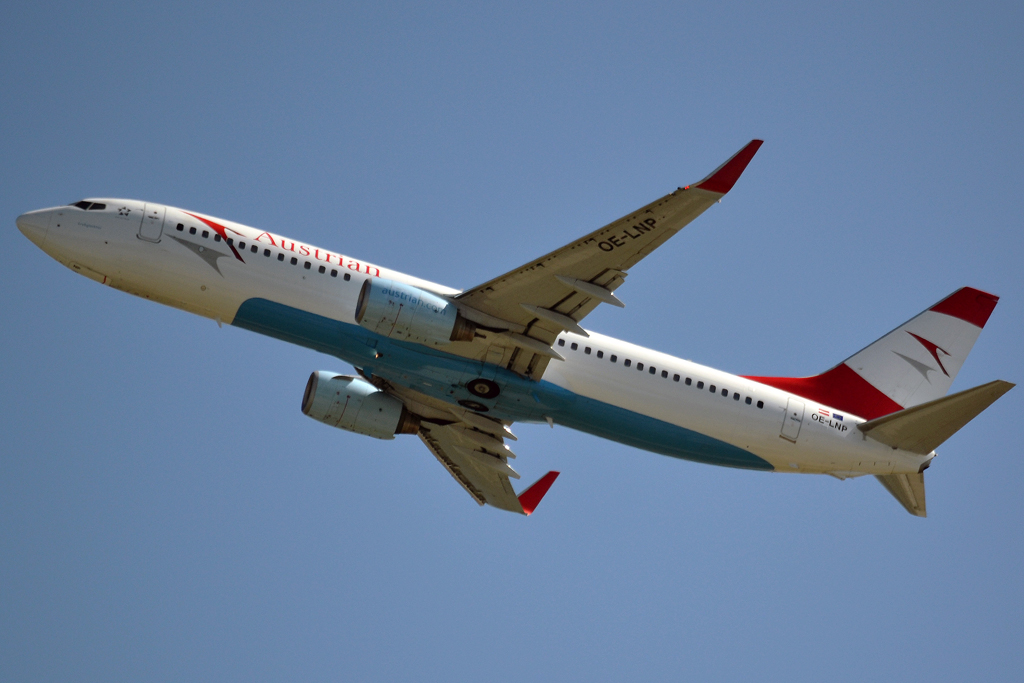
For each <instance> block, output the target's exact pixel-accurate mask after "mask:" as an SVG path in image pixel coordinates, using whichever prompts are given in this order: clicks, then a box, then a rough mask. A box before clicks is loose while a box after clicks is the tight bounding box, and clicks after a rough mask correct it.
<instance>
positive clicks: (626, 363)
mask: <svg viewBox="0 0 1024 683" xmlns="http://www.w3.org/2000/svg"><path fill="white" fill-rule="evenodd" d="M631 362H632V361H630V360H629V359H628V358H627V359H626V360H624V361H622V364H623V365H625V366H626V367H627V368H628V367H629V364H630V363H631Z"/></svg>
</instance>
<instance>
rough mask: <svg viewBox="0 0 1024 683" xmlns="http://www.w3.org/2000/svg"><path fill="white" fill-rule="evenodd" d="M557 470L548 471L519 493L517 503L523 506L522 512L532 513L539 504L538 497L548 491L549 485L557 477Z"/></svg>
mask: <svg viewBox="0 0 1024 683" xmlns="http://www.w3.org/2000/svg"><path fill="white" fill-rule="evenodd" d="M558 474H559V473H558V472H548V473H547V474H545V475H544V476H543V477H541V478H540V479H538V480H537V481H535V482H534V483H533V485H532V486H531V487H530V488H528V489H526V490H525V491H523V492H522V493H520V494H519V504H520V505H522V506H523V513H524V514H526V515H532V514H533V511H534V510H536V509H537V506H538V505H540V499H541V498H543V497H544V494H545V493H547V492H548V489H549V488H551V485H552V484H554V483H555V479H557V478H558Z"/></svg>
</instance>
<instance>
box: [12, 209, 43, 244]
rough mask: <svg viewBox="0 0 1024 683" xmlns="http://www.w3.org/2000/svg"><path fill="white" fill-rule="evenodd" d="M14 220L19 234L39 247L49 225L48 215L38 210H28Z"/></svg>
mask: <svg viewBox="0 0 1024 683" xmlns="http://www.w3.org/2000/svg"><path fill="white" fill-rule="evenodd" d="M16 222H17V224H18V230H21V234H23V235H24V236H25V237H27V238H29V239H30V240H32V243H33V244H35V245H36V246H37V247H39V248H40V249H41V248H42V247H43V242H44V241H45V240H46V231H47V229H48V228H49V227H50V216H49V215H48V214H46V213H43V212H40V211H29V212H28V213H23V214H21V215H20V216H18V219H17V221H16Z"/></svg>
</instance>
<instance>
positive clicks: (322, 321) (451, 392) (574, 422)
mask: <svg viewBox="0 0 1024 683" xmlns="http://www.w3.org/2000/svg"><path fill="white" fill-rule="evenodd" d="M232 324H233V325H235V326H236V327H240V328H242V329H246V330H251V331H253V332H259V333H260V334H264V335H267V336H269V337H274V338H276V339H281V340H282V341H286V342H290V343H292V344H298V345H299V346H304V347H306V348H310V349H313V350H316V351H320V352H322V353H325V354H328V355H331V356H335V357H337V358H340V359H342V360H344V361H346V362H348V363H351V364H352V365H354V366H355V367H357V368H360V369H361V370H362V371H363V372H365V373H366V374H367V375H376V376H378V377H382V378H384V379H386V380H388V381H389V382H392V383H395V384H399V385H402V386H405V387H408V388H410V389H414V390H415V391H419V392H421V393H424V394H427V395H428V396H431V397H433V398H437V399H441V400H444V401H447V402H450V403H458V402H460V401H462V402H463V405H465V404H466V403H472V404H476V405H477V406H478V407H479V408H483V409H485V411H486V413H487V414H488V415H491V416H494V417H497V418H499V419H504V420H512V421H526V422H540V421H543V420H545V419H546V418H548V417H550V418H551V419H553V420H554V421H555V422H557V423H558V424H561V425H564V426H566V427H571V428H573V429H576V430H579V431H582V432H586V433H588V434H594V435H596V436H600V437H603V438H606V439H610V440H612V441H617V442H619V443H622V444H626V445H628V446H634V447H636V448H641V449H643V450H647V451H652V452H654V453H660V454H662V455H668V456H672V457H675V458H683V459H686V460H694V461H697V462H703V463H709V464H713V465H723V466H726V467H741V468H745V469H756V470H771V469H773V468H772V466H771V464H769V463H768V462H767V461H765V460H763V459H762V458H759V457H757V456H756V455H754V454H752V453H750V452H749V451H746V450H744V449H742V448H738V447H737V446H733V445H731V444H728V443H725V442H724V441H719V440H717V439H713V438H711V437H709V436H705V435H703V434H700V433H699V432H695V431H693V430H690V429H685V428H683V427H679V426H677V425H673V424H669V423H667V422H663V421H661V420H656V419H654V418H652V417H649V416H647V415H641V414H639V413H635V412H632V411H629V410H626V409H624V408H619V407H616V406H613V405H610V404H608V403H603V402H601V401H597V400H594V399H590V398H587V397H584V396H579V395H577V394H573V393H572V392H570V391H567V390H565V389H563V388H561V387H558V386H556V385H554V384H552V383H551V382H546V381H543V380H542V381H540V382H534V381H532V380H528V379H525V378H523V377H520V376H519V375H517V374H516V373H514V372H511V371H509V370H506V369H504V368H500V367H497V366H495V365H490V364H487V363H483V362H481V361H474V360H470V359H467V358H462V357H459V356H454V355H452V354H449V353H445V352H444V351H441V350H439V349H433V348H430V347H427V346H421V345H419V344H411V343H409V342H400V341H394V340H391V339H388V338H386V337H382V336H380V335H378V334H374V333H373V332H370V331H369V330H366V329H364V328H362V327H360V326H358V325H351V324H348V323H343V322H340V321H337V320H332V319H330V318H325V317H323V316H319V315H316V314H313V313H308V312H306V311H303V310H301V309H297V308H293V307H291V306H285V305H283V304H279V303H275V302H272V301H268V300H266V299H249V300H247V301H245V302H244V303H243V304H242V305H241V306H240V307H239V309H238V313H237V314H236V315H235V319H234V322H233V323H232ZM478 377H486V378H488V379H491V380H493V381H494V382H496V383H497V384H498V385H499V386H500V387H501V394H500V395H499V396H498V397H497V398H495V399H482V398H480V397H478V396H474V395H472V394H470V393H469V391H468V389H467V388H466V384H467V383H468V382H469V381H470V380H472V379H475V378H478Z"/></svg>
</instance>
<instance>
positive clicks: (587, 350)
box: [583, 346, 590, 356]
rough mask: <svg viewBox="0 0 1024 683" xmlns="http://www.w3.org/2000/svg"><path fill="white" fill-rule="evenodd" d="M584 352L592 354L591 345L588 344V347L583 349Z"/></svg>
mask: <svg viewBox="0 0 1024 683" xmlns="http://www.w3.org/2000/svg"><path fill="white" fill-rule="evenodd" d="M583 353H585V354H587V355H588V356H589V355H590V347H589V346H588V347H587V348H585V349H583Z"/></svg>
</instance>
